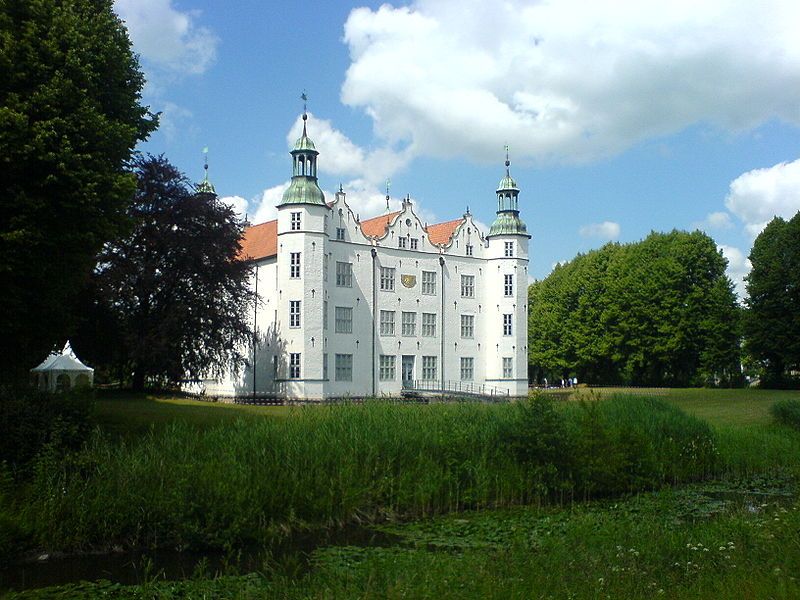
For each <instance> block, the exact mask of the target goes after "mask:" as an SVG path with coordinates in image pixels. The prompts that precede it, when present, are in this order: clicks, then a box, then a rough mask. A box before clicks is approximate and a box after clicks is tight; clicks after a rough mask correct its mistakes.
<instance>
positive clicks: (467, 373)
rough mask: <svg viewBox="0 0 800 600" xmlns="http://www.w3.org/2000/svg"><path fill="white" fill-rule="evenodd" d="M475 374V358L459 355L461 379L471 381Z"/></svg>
mask: <svg viewBox="0 0 800 600" xmlns="http://www.w3.org/2000/svg"><path fill="white" fill-rule="evenodd" d="M474 376H475V359H474V358H472V357H471V356H462V357H461V381H472V380H473V378H474Z"/></svg>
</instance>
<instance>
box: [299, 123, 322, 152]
mask: <svg viewBox="0 0 800 600" xmlns="http://www.w3.org/2000/svg"><path fill="white" fill-rule="evenodd" d="M294 149H295V150H311V151H313V152H316V151H317V149H316V147H315V146H314V142H312V141H311V138H310V137H308V136H307V135H306V130H305V127H304V128H303V135H301V136H300V137H299V138H297V141H296V142H295V143H294Z"/></svg>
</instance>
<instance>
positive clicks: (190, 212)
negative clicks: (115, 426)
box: [79, 156, 254, 389]
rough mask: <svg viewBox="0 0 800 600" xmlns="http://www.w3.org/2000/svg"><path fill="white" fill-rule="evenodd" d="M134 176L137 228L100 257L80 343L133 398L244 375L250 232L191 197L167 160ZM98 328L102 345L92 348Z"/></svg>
mask: <svg viewBox="0 0 800 600" xmlns="http://www.w3.org/2000/svg"><path fill="white" fill-rule="evenodd" d="M134 166H135V173H136V178H137V181H138V185H137V189H136V194H135V198H134V202H133V205H132V207H131V209H130V211H129V212H130V218H131V220H132V221H133V223H134V228H133V230H132V232H131V233H130V234H129V235H127V236H125V237H123V238H122V239H120V240H118V241H116V242H113V243H110V244H107V245H106V246H105V248H104V250H103V251H102V253H101V254H100V258H99V264H98V268H97V272H96V275H95V280H94V286H95V293H94V294H93V297H94V301H93V303H89V305H88V306H89V309H90V311H89V312H90V314H91V315H93V318H91V319H88V320H87V321H88V327H89V329H88V332H89V334H88V335H87V333H86V332H87V330H86V329H83V335H82V337H83V339H82V340H81V341H82V342H83V343H84V344H85V346H86V347H87V350H88V352H89V354H94V355H95V356H94V360H95V361H97V362H98V363H99V364H100V365H101V366H103V367H104V368H110V369H111V372H112V373H119V374H121V375H122V376H123V377H124V378H127V379H129V381H131V382H132V383H133V387H134V388H136V389H141V388H142V387H143V386H144V384H145V383H146V382H154V383H158V384H165V383H174V382H176V381H178V380H180V379H184V378H187V377H189V378H196V377H201V376H203V375H207V374H210V373H219V372H221V370H224V369H226V368H229V367H231V366H234V365H237V364H238V365H241V364H242V362H243V360H244V356H243V354H242V348H243V347H244V346H245V345H246V343H247V342H248V341H249V339H250V338H251V336H252V334H251V331H250V328H249V325H248V319H247V317H248V316H249V315H250V314H251V312H252V303H253V302H254V295H253V292H252V291H251V290H250V289H249V286H248V280H249V274H250V267H249V265H248V264H247V263H246V262H244V261H242V260H239V256H238V254H239V251H240V249H241V246H240V244H239V240H240V239H241V236H242V232H243V223H242V222H240V221H238V220H237V218H236V216H235V214H234V212H233V210H232V209H231V208H230V207H229V206H227V205H225V204H223V203H221V202H220V201H219V200H218V199H217V197H216V196H215V195H214V194H211V193H194V191H193V190H192V189H191V188H190V185H189V183H188V181H187V180H186V178H185V177H184V176H183V175H182V174H181V173H180V172H179V171H178V170H177V169H176V168H175V167H174V166H172V165H171V164H170V163H169V162H168V161H167V160H166V159H165V158H164V157H163V156H160V157H152V156H150V157H147V158H137V159H136V160H135V163H134ZM95 317H98V318H95ZM95 322H102V323H104V324H105V325H104V327H103V329H104V331H101V332H95V335H96V336H105V337H103V338H101V339H98V337H95V339H94V344H92V343H91V340H88V341H87V339H86V338H87V337H89V338H90V337H91V333H92V330H91V327H92V324H93V323H95ZM114 338H116V340H115V339H114ZM79 339H80V338H79ZM109 342H110V343H109ZM104 344H105V345H106V346H107V347H108V349H107V350H105V351H104V350H103V345H104ZM91 346H94V348H93V349H92V348H91ZM103 356H106V357H107V359H108V360H110V361H113V363H115V364H103Z"/></svg>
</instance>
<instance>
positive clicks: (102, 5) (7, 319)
mask: <svg viewBox="0 0 800 600" xmlns="http://www.w3.org/2000/svg"><path fill="white" fill-rule="evenodd" d="M0 73H2V77H0V213H2V214H3V220H2V225H0V289H1V290H3V292H2V294H0V314H1V315H2V317H0V356H3V360H4V370H3V378H4V379H11V378H16V379H19V378H20V377H22V378H24V379H27V369H29V368H30V367H31V366H33V365H35V364H37V363H38V362H39V361H41V360H42V358H44V357H45V356H46V355H47V353H48V352H49V351H50V350H51V349H52V348H53V345H54V344H57V343H63V342H64V339H65V338H66V337H67V335H68V333H69V330H70V327H71V326H72V324H73V322H72V314H73V313H72V309H73V303H74V301H75V298H76V296H77V294H78V292H79V290H80V288H81V286H82V285H83V284H84V282H85V280H86V278H87V277H88V275H89V273H90V272H91V270H92V267H93V266H94V261H95V257H96V255H97V252H98V251H99V250H100V248H101V247H102V245H103V244H104V243H105V242H106V241H107V240H109V239H111V238H113V237H114V236H115V235H117V234H118V232H119V231H120V230H121V227H122V226H123V225H124V208H125V206H126V205H127V203H128V201H129V200H130V197H131V195H132V193H133V189H134V179H133V177H132V176H131V175H130V174H129V173H127V172H126V171H125V169H124V167H125V164H126V163H127V161H128V160H129V159H130V156H131V152H132V150H133V148H134V146H135V145H136V143H137V142H138V141H139V140H144V139H145V138H146V137H147V136H148V135H149V133H150V132H151V131H153V129H154V128H155V127H156V120H155V118H153V117H152V116H151V115H149V114H148V112H147V108H146V107H143V106H141V105H140V99H141V97H140V92H141V89H142V86H143V85H144V79H143V77H142V73H141V72H140V70H139V66H138V62H137V60H136V57H135V56H134V55H133V53H132V52H131V47H130V41H129V39H128V36H127V32H126V30H125V28H124V26H123V24H122V22H121V21H120V20H119V18H118V17H117V16H116V15H115V14H114V12H113V10H112V2H111V0H2V1H1V2H0Z"/></svg>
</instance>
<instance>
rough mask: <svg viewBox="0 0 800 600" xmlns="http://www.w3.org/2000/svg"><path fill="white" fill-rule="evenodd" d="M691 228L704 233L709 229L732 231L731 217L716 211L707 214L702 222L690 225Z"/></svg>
mask: <svg viewBox="0 0 800 600" xmlns="http://www.w3.org/2000/svg"><path fill="white" fill-rule="evenodd" d="M692 227H693V228H694V229H702V230H704V231H705V230H709V229H732V228H733V221H731V216H730V215H729V214H728V213H726V212H724V211H718V212H712V213H709V214H708V215H707V216H706V218H705V219H704V220H703V221H696V222H694V223H692Z"/></svg>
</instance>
